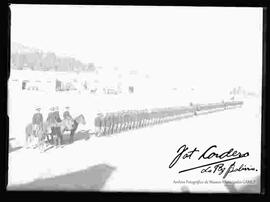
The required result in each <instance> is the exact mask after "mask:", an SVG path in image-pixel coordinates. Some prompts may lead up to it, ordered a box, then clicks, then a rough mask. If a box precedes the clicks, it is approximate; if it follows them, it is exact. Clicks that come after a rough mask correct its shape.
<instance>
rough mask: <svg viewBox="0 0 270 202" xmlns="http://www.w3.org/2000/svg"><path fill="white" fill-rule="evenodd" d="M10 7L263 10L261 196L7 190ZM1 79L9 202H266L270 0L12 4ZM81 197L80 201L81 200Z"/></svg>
mask: <svg viewBox="0 0 270 202" xmlns="http://www.w3.org/2000/svg"><path fill="white" fill-rule="evenodd" d="M10 4H66V5H132V6H133V5H134V6H136V5H137V6H199V7H204V6H210V7H213V6H214V7H216V6H217V7H220V6H221V7H263V33H262V34H263V58H262V60H263V66H262V73H263V77H262V116H261V117H262V125H261V151H262V154H261V193H260V194H249V193H248V194H246V193H245V194H242V193H211V194H210V193H177V194H176V193H163V192H162V193H156V192H155V193H146V192H142V193H141V192H67V191H60V192H51V191H7V190H6V186H7V182H8V181H7V180H8V174H7V172H8V135H9V131H8V130H9V129H8V116H7V96H8V91H7V81H8V78H9V71H10V70H9V67H10V9H9V5H10ZM0 13H1V24H0V26H1V29H0V30H1V46H0V47H1V52H0V54H1V59H0V64H1V66H0V67H1V68H0V69H1V74H0V75H1V77H0V88H1V96H0V101H1V112H0V118H1V120H0V123H1V124H0V125H1V127H0V128H1V133H0V136H1V143H2V145H1V147H0V148H1V152H0V153H1V160H2V162H1V166H0V168H1V176H2V177H1V180H0V181H1V192H3V193H4V195H5V197H7V198H8V199H16V200H24V199H25V200H31V199H32V200H40V199H44V200H51V199H55V197H56V199H57V200H66V199H71V200H72V199H74V200H78V199H86V200H89V199H90V200H93V199H99V198H103V199H109V200H113V199H119V198H121V199H132V198H134V199H143V198H144V199H178V200H179V199H182V200H183V199H184V200H189V199H191V198H193V199H199V200H204V199H206V200H208V199H209V198H212V197H213V196H214V197H215V198H218V200H220V199H225V200H228V199H230V198H231V197H235V198H236V199H244V200H247V199H251V200H252V199H266V197H267V195H268V188H269V187H268V182H269V173H267V168H268V157H267V154H269V144H268V141H269V137H267V134H268V133H267V131H268V130H267V123H268V118H267V112H268V106H267V103H269V99H268V96H267V95H269V92H268V88H267V83H268V81H269V79H268V75H269V74H267V71H268V70H267V66H268V64H269V62H268V61H269V50H268V46H267V42H268V38H267V34H268V35H269V33H268V32H269V31H268V29H269V28H268V26H267V22H268V13H269V10H268V4H267V1H251V0H246V1H245V0H236V1H213V0H212V1H200V2H199V1H196V0H184V1H179V2H178V3H176V2H174V1H163V2H160V1H144V2H143V3H142V2H141V3H139V2H138V1H111V2H109V1H104V0H101V1H98V0H94V1H82V0H78V1H73V2H71V1H57V0H56V1H48V0H47V1H36V2H34V1H31V0H24V1H9V2H7V3H6V4H5V6H4V7H2V8H1V12H0ZM78 197H79V198H78Z"/></svg>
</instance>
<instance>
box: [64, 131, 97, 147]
mask: <svg viewBox="0 0 270 202" xmlns="http://www.w3.org/2000/svg"><path fill="white" fill-rule="evenodd" d="M94 134H95V133H94V132H90V130H81V131H78V132H76V133H75V135H74V139H73V140H74V142H76V141H79V140H89V139H90V137H91V136H92V135H94ZM69 138H70V135H69V133H68V134H65V135H63V145H67V144H69Z"/></svg>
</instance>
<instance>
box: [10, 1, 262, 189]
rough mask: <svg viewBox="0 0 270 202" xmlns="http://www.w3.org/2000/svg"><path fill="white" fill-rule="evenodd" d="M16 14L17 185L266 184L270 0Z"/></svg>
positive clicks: (13, 156)
mask: <svg viewBox="0 0 270 202" xmlns="http://www.w3.org/2000/svg"><path fill="white" fill-rule="evenodd" d="M10 13H11V20H10V77H9V80H8V117H9V153H8V186H7V190H16V191H18V190H19V191H26V190H27V191H29V190H42V191H44V190H45V191H89V192H91V191H100V192H166V193H167V192H169V193H187V192H188V193H260V192H261V152H262V151H261V143H262V142H261V141H262V138H261V135H262V133H261V113H262V110H261V109H262V104H261V102H262V66H263V60H262V59H263V8H259V7H250V8H248V7H192V6H189V7H184V6H108V5H107V6H105V5H80V6H79V5H30V4H29V5H23V4H20V5H19V4H11V5H10Z"/></svg>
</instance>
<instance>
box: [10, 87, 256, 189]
mask: <svg viewBox="0 0 270 202" xmlns="http://www.w3.org/2000/svg"><path fill="white" fill-rule="evenodd" d="M144 98H145V99H142V96H138V95H136V94H134V95H102V96H101V95H100V96H94V95H89V94H78V93H69V94H67V93H65V94H59V93H58V94H50V95H49V94H42V93H33V92H28V93H22V92H20V93H19V92H12V91H10V100H9V116H10V138H15V140H13V141H15V142H16V143H14V144H15V145H17V146H22V145H23V144H24V139H25V135H24V134H25V133H24V128H25V125H26V124H27V123H29V122H31V117H32V114H33V112H34V106H36V105H38V106H41V107H42V112H43V114H44V116H45V117H47V113H48V109H49V108H50V107H51V106H54V105H58V106H59V107H60V112H61V111H62V110H63V109H64V107H65V106H66V105H68V106H70V107H71V114H72V115H73V116H76V115H79V114H83V115H84V116H85V117H86V121H87V124H86V125H84V126H80V127H79V128H78V133H77V134H76V135H77V136H76V137H75V140H76V141H75V142H74V143H73V144H67V145H64V147H62V148H51V149H49V150H47V151H46V152H45V153H39V151H38V150H34V149H24V148H21V149H18V150H16V151H13V152H11V153H9V175H8V176H9V188H10V189H52V190H58V189H73V190H101V191H151V192H153V191H175V192H181V191H183V190H187V189H188V190H189V191H195V192H196V191H198V192H200V191H211V190H213V186H215V191H220V192H228V190H227V189H226V187H225V186H224V185H222V184H216V185H213V186H207V185H206V184H200V185H196V184H195V185H192V184H188V185H187V184H186V185H181V184H175V183H173V181H174V180H184V181H185V180H198V179H200V180H205V179H207V180H211V179H213V180H222V176H219V175H217V174H209V173H207V174H206V173H205V174H201V173H200V171H199V170H193V171H189V172H185V173H181V174H178V173H177V171H179V170H180V169H186V168H189V167H192V166H197V164H198V162H196V161H189V160H186V161H185V163H180V164H179V165H177V166H175V167H173V168H172V169H169V168H168V166H169V164H170V162H171V161H172V159H173V158H174V157H175V155H176V151H177V149H178V148H179V147H180V146H181V145H183V144H186V145H188V146H190V148H194V147H197V148H199V149H201V150H205V149H207V148H208V147H209V146H211V145H217V146H218V148H217V151H228V150H229V149H231V148H234V149H235V150H237V151H241V152H243V153H244V152H249V153H250V155H249V157H247V158H246V159H245V160H244V159H243V160H242V159H240V160H237V163H238V162H239V163H245V164H248V165H249V164H250V165H252V166H254V167H256V168H257V169H258V172H239V173H237V174H234V173H232V174H230V175H229V176H228V180H238V179H239V180H242V179H253V178H255V177H256V176H258V175H259V173H260V144H261V120H260V103H259V100H258V99H255V98H250V99H245V100H243V101H244V105H243V107H242V108H237V109H230V110H225V111H220V112H215V113H210V114H205V115H200V116H196V117H191V118H187V119H182V120H180V121H175V122H170V123H166V124H162V125H158V126H153V127H149V128H143V129H138V130H134V131H128V132H124V133H120V134H114V135H111V136H108V137H95V136H93V135H92V131H93V119H94V117H95V114H96V113H97V112H98V111H103V112H106V111H114V110H118V109H136V108H144V107H158V106H160V107H163V106H175V105H187V104H188V103H189V102H190V98H187V97H184V96H182V97H181V96H179V95H162V96H161V95H155V96H154V95H152V96H147V95H145V97H144ZM204 101H207V99H204ZM216 101H220V100H216ZM209 102H210V100H209ZM213 102H215V101H213ZM88 130H89V131H88ZM247 159H248V160H247ZM22 183H27V184H25V185H24V186H19V187H18V186H17V185H19V184H22Z"/></svg>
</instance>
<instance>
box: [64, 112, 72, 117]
mask: <svg viewBox="0 0 270 202" xmlns="http://www.w3.org/2000/svg"><path fill="white" fill-rule="evenodd" d="M63 118H64V119H72V116H71V115H70V113H69V111H65V112H64V113H63Z"/></svg>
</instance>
